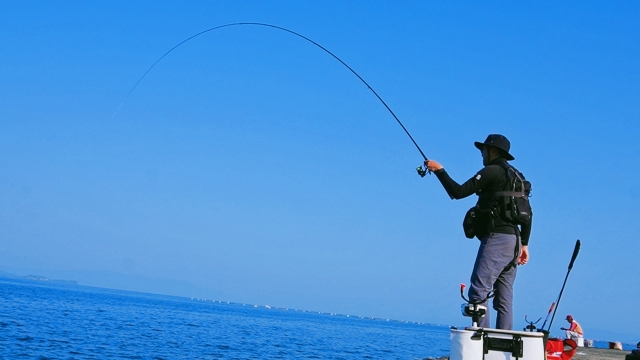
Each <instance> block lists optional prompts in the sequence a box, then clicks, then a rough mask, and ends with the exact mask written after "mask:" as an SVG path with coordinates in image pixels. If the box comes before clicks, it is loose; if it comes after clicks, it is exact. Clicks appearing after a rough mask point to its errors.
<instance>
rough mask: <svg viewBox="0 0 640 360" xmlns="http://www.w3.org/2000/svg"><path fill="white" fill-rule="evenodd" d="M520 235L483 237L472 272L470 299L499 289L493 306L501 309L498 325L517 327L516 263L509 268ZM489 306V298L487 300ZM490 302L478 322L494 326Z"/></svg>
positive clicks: (490, 235) (498, 309) (480, 325)
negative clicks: (514, 306) (515, 300)
mask: <svg viewBox="0 0 640 360" xmlns="http://www.w3.org/2000/svg"><path fill="white" fill-rule="evenodd" d="M517 245H519V244H517V239H516V236H515V235H509V234H498V233H491V234H489V235H488V236H487V237H484V238H482V239H481V240H480V248H479V249H478V255H477V256H476V263H475V265H474V266H473V273H472V274H471V286H470V287H469V299H470V300H471V301H479V300H482V299H484V298H485V297H487V294H489V292H490V291H491V290H494V291H495V297H494V298H493V309H494V310H496V311H497V313H498V316H497V320H496V328H497V329H505V330H511V329H512V328H513V282H514V281H515V279H516V266H511V267H509V269H508V270H506V271H505V268H506V267H507V266H508V265H509V264H510V263H511V262H512V261H513V259H514V254H515V251H516V246H517ZM483 305H484V306H487V304H486V302H485V303H484V304H483ZM490 315H491V314H490V311H489V306H487V314H486V315H485V316H484V317H483V318H481V319H480V321H479V322H478V326H479V327H485V328H489V327H491V317H490Z"/></svg>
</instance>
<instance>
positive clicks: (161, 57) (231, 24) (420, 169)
mask: <svg viewBox="0 0 640 360" xmlns="http://www.w3.org/2000/svg"><path fill="white" fill-rule="evenodd" d="M232 26H260V27H267V28H272V29H277V30H281V31H284V32H287V33H289V34H292V35H295V36H297V37H299V38H301V39H304V40H306V41H308V42H310V43H311V44H313V45H315V46H317V47H318V48H320V49H322V50H324V51H325V52H326V53H327V54H329V55H331V56H332V57H333V58H334V59H336V60H338V61H339V62H340V63H341V64H342V65H344V66H345V67H346V68H347V69H349V71H351V72H352V73H353V74H354V75H355V76H357V77H358V79H360V81H362V82H363V83H364V84H365V85H366V86H367V88H369V90H371V92H372V93H373V94H374V95H375V96H376V97H377V98H378V100H380V102H382V105H384V107H385V108H387V110H388V111H389V113H391V115H392V116H393V118H394V119H396V121H397V122H398V124H399V125H400V127H402V130H404V132H405V133H406V134H407V136H409V139H411V142H412V143H413V145H415V147H416V148H417V149H418V151H419V152H420V155H422V157H423V158H424V160H425V161H428V160H429V159H427V156H426V155H425V154H424V152H422V149H420V146H418V143H417V142H416V141H415V140H414V139H413V136H411V134H409V131H408V130H407V128H406V127H405V126H404V125H403V124H402V122H401V121H400V119H398V117H397V116H396V114H395V113H394V112H393V110H391V108H390V107H389V105H387V103H386V102H385V101H384V100H382V97H380V95H378V93H377V92H376V91H375V90H374V89H373V88H372V87H371V85H369V83H367V82H366V81H365V80H364V79H363V78H362V76H360V75H359V74H358V73H357V72H356V71H355V70H353V69H352V68H351V66H349V65H347V63H345V62H344V61H342V59H340V58H339V57H338V56H336V55H335V54H334V53H332V52H331V51H329V50H327V48H325V47H324V46H322V45H320V44H318V43H317V42H315V41H313V40H311V39H309V38H308V37H306V36H304V35H301V34H299V33H297V32H295V31H292V30H289V29H286V28H283V27H281V26H276V25H271V24H265V23H257V22H238V23H230V24H225V25H220V26H216V27H212V28H210V29H207V30H204V31H201V32H199V33H197V34H195V35H192V36H190V37H188V38H186V39H184V40H183V41H181V42H179V43H178V44H176V45H175V46H174V47H172V48H171V49H169V51H167V52H166V53H164V54H163V55H162V56H160V58H158V60H156V61H155V62H154V63H153V64H152V65H151V66H150V67H149V68H148V69H147V71H145V72H144V74H142V76H141V77H140V78H139V79H138V81H137V82H136V83H135V84H134V85H133V87H132V88H131V90H129V92H128V93H127V95H126V96H125V97H124V99H122V102H121V103H120V105H119V106H118V108H117V109H116V111H115V112H114V113H113V115H112V117H115V116H116V114H117V113H118V110H120V108H121V107H122V105H123V104H124V102H125V101H126V100H127V98H129V95H131V93H132V92H133V90H135V88H136V87H137V86H138V84H140V82H141V81H142V79H144V78H145V76H147V74H148V73H149V72H150V71H151V69H153V68H154V67H155V66H156V65H157V64H158V63H159V62H160V60H162V59H164V57H165V56H167V55H169V53H170V52H172V51H173V50H175V49H176V48H177V47H179V46H180V45H182V44H184V43H186V42H187V41H189V40H191V39H193V38H196V37H198V36H200V35H203V34H205V33H208V32H211V31H214V30H219V29H222V28H227V27H232ZM416 171H417V172H418V174H419V175H420V176H421V177H424V176H425V175H426V174H427V173H430V171H429V170H427V169H423V168H422V165H420V166H419V167H418V168H417V169H416Z"/></svg>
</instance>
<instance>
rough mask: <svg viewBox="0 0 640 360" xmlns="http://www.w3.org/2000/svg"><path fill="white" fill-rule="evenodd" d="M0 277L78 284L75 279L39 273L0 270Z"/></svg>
mask: <svg viewBox="0 0 640 360" xmlns="http://www.w3.org/2000/svg"><path fill="white" fill-rule="evenodd" d="M0 277H4V278H10V279H23V280H32V281H46V282H49V283H55V284H65V285H78V282H77V281H75V280H60V279H49V278H48V277H46V276H41V275H25V276H20V275H15V274H11V273H8V272H5V271H0Z"/></svg>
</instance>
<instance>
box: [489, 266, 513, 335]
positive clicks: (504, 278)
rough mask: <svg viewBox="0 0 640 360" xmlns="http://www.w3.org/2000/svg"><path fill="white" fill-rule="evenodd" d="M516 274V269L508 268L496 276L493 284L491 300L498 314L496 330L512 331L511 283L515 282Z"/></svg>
mask: <svg viewBox="0 0 640 360" xmlns="http://www.w3.org/2000/svg"><path fill="white" fill-rule="evenodd" d="M507 266H508V265H507ZM516 272H517V267H516V266H515V265H514V266H510V267H509V269H508V270H506V271H504V272H502V273H501V274H500V275H499V276H498V279H497V280H496V282H495V284H494V289H495V293H496V296H495V297H494V298H493V308H494V309H495V310H496V312H497V313H498V314H497V316H496V328H498V329H505V330H512V329H513V283H514V281H515V280H516Z"/></svg>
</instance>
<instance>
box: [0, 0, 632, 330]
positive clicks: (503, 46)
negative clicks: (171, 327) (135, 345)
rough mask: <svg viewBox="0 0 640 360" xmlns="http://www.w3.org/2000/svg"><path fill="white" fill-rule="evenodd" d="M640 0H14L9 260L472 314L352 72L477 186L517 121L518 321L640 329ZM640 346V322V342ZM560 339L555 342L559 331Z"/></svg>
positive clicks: (351, 306) (388, 123) (381, 111)
mask: <svg viewBox="0 0 640 360" xmlns="http://www.w3.org/2000/svg"><path fill="white" fill-rule="evenodd" d="M639 17H640V5H639V4H637V3H634V2H607V3H604V2H564V3H561V4H558V3H555V2H546V3H545V2H536V3H528V4H522V3H512V2H497V3H488V2H481V3H478V2H474V3H470V2H469V3H468V2H447V3H438V2H410V1H406V2H390V1H372V2H369V1H367V2H364V1H362V2H348V3H345V2H324V1H322V2H320V1H317V2H315V1H308V2H292V1H291V2H289V1H274V2H258V1H256V2H248V1H247V2H231V1H219V2H189V3H186V4H185V3H180V2H162V3H157V2H145V1H139V2H124V1H122V2H114V1H109V2H106V1H105V2H52V3H45V2H27V1H24V2H11V1H2V2H0V32H1V33H2V34H3V40H2V42H0V106H1V108H2V112H1V114H2V115H1V118H0V122H1V124H2V131H0V154H1V155H0V204H1V206H0V241H1V244H2V248H3V251H2V252H0V270H3V271H8V272H14V273H17V274H21V275H26V274H29V273H38V274H40V275H46V276H49V277H54V278H55V277H60V278H73V279H77V280H78V281H79V282H80V283H81V284H85V285H93V286H109V287H118V288H126V289H131V290H139V291H152V292H163V293H170V294H176V295H183V296H198V297H208V298H215V299H219V300H228V301H236V302H247V303H256V304H269V305H272V306H282V307H292V308H300V309H310V310H320V311H328V312H339V313H347V314H358V315H363V316H376V317H385V318H395V319H403V320H413V321H425V322H430V323H443V324H457V325H464V324H466V323H467V322H468V319H465V318H462V317H461V316H460V314H459V312H460V310H459V304H460V303H461V299H459V293H458V284H459V283H461V282H466V283H468V279H469V275H470V272H471V268H472V265H473V259H474V257H475V252H476V250H477V245H478V243H477V241H476V240H467V239H466V238H464V236H463V233H462V229H461V225H460V224H461V221H462V217H463V216H464V213H465V211H466V210H467V209H468V208H469V207H470V206H472V205H473V203H474V201H475V199H473V198H469V199H465V200H460V201H451V200H449V198H448V197H447V195H446V193H445V192H444V190H443V189H442V187H441V186H440V184H439V183H438V181H437V179H436V178H435V177H434V176H430V177H425V178H424V179H421V178H420V177H419V176H418V175H416V174H415V170H414V169H415V167H416V166H418V165H419V164H420V163H421V160H422V159H421V156H420V154H419V152H418V151H417V150H416V149H415V147H413V144H411V142H410V140H409V139H408V137H407V136H406V135H405V134H404V133H403V132H402V129H401V128H400V127H399V126H398V124H397V123H396V122H395V120H394V119H393V118H392V117H391V115H390V114H389V113H388V112H387V111H386V109H385V108H384V107H383V105H382V104H381V103H380V102H379V101H378V100H377V99H376V98H375V96H374V95H373V94H372V93H371V92H370V91H369V90H368V89H367V88H366V86H364V85H363V84H362V83H361V82H360V81H359V80H358V79H357V78H356V77H355V76H353V74H351V73H350V72H349V71H348V70H347V69H346V68H344V67H343V66H342V65H340V64H339V63H338V62H337V61H335V59H333V58H331V57H330V56H329V55H327V54H326V53H324V52H322V51H321V50H320V49H318V48H316V47H314V46H313V45H311V44H309V43H307V42H304V41H303V40H301V39H299V38H296V37H295V36H292V35H291V34H287V33H284V32H281V31H277V30H273V29H267V28H258V27H249V26H247V27H234V28H226V29H221V30H219V31H215V32H211V33H208V34H205V35H203V36H200V37H198V38H195V39H193V40H192V41H190V42H188V43H186V44H184V45H183V46H181V47H179V48H178V49H176V50H175V51H174V52H172V53H171V54H170V55H169V56H167V57H166V58H165V59H163V60H162V61H161V62H160V63H158V65H157V66H156V67H155V68H154V69H153V70H152V71H151V72H150V73H149V74H148V75H147V77H146V78H145V79H144V80H143V81H142V82H141V83H140V85H139V86H138V87H137V88H136V89H135V91H134V92H133V93H132V94H131V95H130V96H129V97H128V98H127V100H126V102H125V103H124V105H123V106H122V107H121V108H120V110H119V111H118V113H117V115H116V116H115V117H112V114H113V113H114V111H115V110H116V109H117V108H118V105H119V104H120V103H121V101H122V99H123V98H124V97H125V95H126V94H127V92H128V91H129V90H130V89H131V87H132V86H133V84H135V82H136V81H137V80H138V78H139V77H140V76H141V75H142V74H143V73H144V71H145V70H146V69H147V68H148V67H149V66H150V65H151V64H153V62H154V61H156V60H157V59H158V57H160V56H161V55H162V54H164V53H165V52H166V51H167V50H169V49H170V48H171V47H172V46H174V45H176V44H177V43H179V42H180V41H182V40H184V39H186V38H187V37H189V36H191V35H193V34H196V33H198V32H200V31H202V30H205V29H208V28H211V27H214V26H218V25H223V24H227V23H233V22H264V23H269V24H274V25H278V26H282V27H285V28H288V29H291V30H293V31H296V32H299V33H301V34H302V35H305V36H307V37H309V38H311V39H313V40H314V41H316V42H318V43H320V44H321V45H323V46H324V47H326V48H328V49H329V50H330V51H332V52H333V53H335V54H336V55H337V56H339V57H340V58H342V59H343V60H344V61H345V62H346V63H348V64H349V65H350V66H351V67H352V68H353V69H354V70H356V71H357V72H358V73H359V74H360V75H361V76H362V77H363V78H364V79H366V80H367V82H368V83H369V84H370V85H371V86H372V87H373V88H374V89H376V91H377V92H378V93H379V94H380V96H382V98H384V99H385V101H386V102H387V104H388V105H389V106H390V107H391V108H392V109H393V110H394V112H395V113H396V114H397V115H398V116H399V118H400V119H401V121H402V122H403V123H404V124H405V126H406V127H407V128H408V130H409V131H410V132H411V134H412V135H413V137H414V138H415V139H416V141H417V142H418V144H420V146H421V148H422V149H423V150H424V152H425V153H426V155H427V156H428V157H430V158H433V159H436V160H438V161H439V162H441V163H442V164H443V165H444V166H445V168H446V169H447V170H448V171H449V173H450V174H451V175H452V177H453V178H454V179H456V180H458V181H459V182H463V181H465V180H466V179H468V178H469V177H471V176H472V175H474V174H475V172H476V171H477V170H479V169H480V168H481V165H482V162H481V158H480V154H479V152H478V151H477V150H476V149H475V148H474V147H473V142H474V141H482V140H484V138H485V137H486V135H487V134H489V133H502V134H504V135H506V136H507V137H508V138H509V139H510V140H511V142H512V153H513V154H514V156H515V157H516V160H515V161H514V162H513V165H515V166H516V167H518V168H519V169H520V170H521V171H522V172H523V173H524V174H525V175H526V176H527V178H528V179H530V180H531V182H532V183H533V197H532V200H531V201H532V206H533V208H534V212H535V222H534V229H533V233H532V238H531V245H530V252H531V261H530V263H529V264H528V265H526V266H524V267H521V268H520V269H519V274H518V279H517V284H516V300H515V308H516V326H518V327H520V326H524V325H525V323H524V320H523V318H524V315H525V314H529V317H530V318H531V317H535V318H537V317H539V316H543V315H545V314H546V311H547V309H548V307H549V305H550V304H551V302H552V301H554V300H555V298H556V297H557V294H558V292H559V290H560V287H561V285H562V281H563V279H564V276H565V274H566V272H567V265H568V262H569V259H570V256H571V252H572V250H573V246H574V243H575V240H576V239H578V238H579V239H581V241H582V251H581V253H580V256H579V257H578V260H577V261H576V265H575V267H574V269H573V271H572V273H571V276H570V278H569V281H568V284H567V288H566V289H565V295H564V297H563V299H562V303H561V306H560V309H559V310H558V311H559V313H558V314H559V315H557V316H556V319H555V321H554V328H555V331H557V329H558V328H559V327H560V326H561V325H564V323H563V320H562V319H563V318H564V315H566V314H567V313H572V314H573V315H574V317H575V318H576V320H578V321H579V322H580V323H581V324H582V325H583V327H584V328H585V331H586V332H587V337H595V338H601V339H603V340H608V339H611V340H614V338H615V339H618V340H624V341H638V340H640V339H639V338H638V336H640V335H638V334H637V324H638V323H639V322H640V315H638V314H637V312H635V311H633V310H632V309H633V308H634V306H635V305H636V302H637V300H636V299H637V298H638V296H639V295H640V285H639V284H638V274H639V273H640V264H639V262H638V261H637V258H638V242H637V240H636V237H637V234H636V231H635V223H636V222H637V218H638V216H639V215H640V213H639V211H638V202H639V201H640V195H638V192H637V191H636V187H637V186H636V182H637V179H638V178H639V176H640V171H639V170H638V169H637V167H636V166H634V161H633V156H634V155H633V154H638V153H639V150H640V149H639V146H638V143H637V138H638V135H640V125H639V121H638V120H639V118H640V102H639V101H638V100H639V95H640V62H638V58H640V25H639V23H638V21H637V19H638V18H639ZM634 332H635V333H634ZM558 333H559V331H558Z"/></svg>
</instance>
